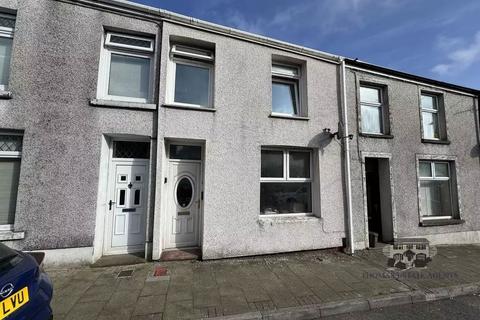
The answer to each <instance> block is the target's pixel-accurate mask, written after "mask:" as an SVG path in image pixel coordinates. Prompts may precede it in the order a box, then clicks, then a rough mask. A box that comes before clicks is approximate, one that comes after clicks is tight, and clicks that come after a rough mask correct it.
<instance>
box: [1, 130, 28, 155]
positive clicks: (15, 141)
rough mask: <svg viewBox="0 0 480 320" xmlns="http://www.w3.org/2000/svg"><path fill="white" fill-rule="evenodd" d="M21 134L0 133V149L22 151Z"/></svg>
mask: <svg viewBox="0 0 480 320" xmlns="http://www.w3.org/2000/svg"><path fill="white" fill-rule="evenodd" d="M22 140H23V136H21V135H9V134H5V135H4V134H0V151H16V152H20V151H22Z"/></svg>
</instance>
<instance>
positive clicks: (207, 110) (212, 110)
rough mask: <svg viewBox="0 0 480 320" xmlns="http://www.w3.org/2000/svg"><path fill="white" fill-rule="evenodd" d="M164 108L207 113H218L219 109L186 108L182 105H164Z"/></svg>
mask: <svg viewBox="0 0 480 320" xmlns="http://www.w3.org/2000/svg"><path fill="white" fill-rule="evenodd" d="M162 107H164V108H171V109H184V110H195V111H206V112H216V111H217V109H215V108H205V107H193V106H192V107H191V106H184V105H180V104H173V103H169V104H163V105H162Z"/></svg>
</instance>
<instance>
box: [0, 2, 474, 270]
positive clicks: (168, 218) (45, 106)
mask: <svg viewBox="0 0 480 320" xmlns="http://www.w3.org/2000/svg"><path fill="white" fill-rule="evenodd" d="M0 8H1V9H2V11H1V12H2V17H4V19H3V20H5V21H3V20H2V19H0V20H2V21H3V22H2V25H1V26H0V30H3V29H5V31H2V34H0V37H3V34H4V33H5V37H3V38H0V45H1V46H2V49H3V51H4V54H3V56H2V57H1V58H2V59H3V66H4V69H3V70H0V71H2V72H0V73H1V75H2V84H1V85H2V87H1V88H0V89H2V92H1V94H0V95H1V97H2V98H3V99H2V100H0V115H1V117H0V128H1V131H0V150H1V151H0V164H1V165H2V166H1V168H0V175H1V176H2V182H1V185H0V188H2V189H0V201H1V206H0V210H2V211H1V212H0V217H1V218H2V219H3V220H2V221H1V226H0V228H2V230H1V231H0V238H1V239H2V240H3V241H7V242H8V244H9V245H11V246H14V247H16V248H19V249H23V250H47V259H48V257H50V258H49V259H50V261H51V263H55V262H59V263H62V262H63V263H65V262H84V263H91V262H92V261H94V260H96V259H98V258H100V257H101V256H104V255H112V254H123V253H129V252H145V255H146V257H147V258H152V259H159V258H160V257H161V254H162V253H163V252H165V251H168V250H173V249H178V248H201V252H202V257H203V258H204V259H215V258H223V257H234V256H245V255H255V254H269V253H278V252H288V251H299V250H309V249H321V248H331V247H341V246H343V245H344V244H345V243H346V244H347V245H348V244H349V243H350V244H351V243H354V246H353V247H354V249H356V248H360V249H361V248H365V247H368V245H369V243H368V235H369V233H370V232H378V231H379V230H380V231H383V232H381V233H382V235H383V237H384V239H383V240H385V241H389V239H388V236H389V235H390V234H391V236H392V237H393V236H395V237H403V236H409V237H412V236H422V237H426V238H428V236H431V237H432V238H435V237H437V238H438V239H439V241H443V240H446V241H448V242H453V243H455V242H480V236H479V235H480V233H479V230H480V225H479V224H480V221H479V219H478V218H477V217H476V216H475V215H476V208H478V205H479V203H478V201H479V200H478V199H479V191H478V181H479V179H478V178H480V177H479V175H480V163H479V158H478V98H477V96H478V92H476V91H475V90H473V89H468V88H460V87H456V86H452V85H448V84H439V83H436V82H434V81H431V80H428V79H425V80H424V81H419V80H418V79H417V80H415V81H416V82H418V83H417V84H413V82H414V80H412V79H408V76H405V77H403V78H402V77H399V76H398V75H392V74H390V73H391V72H390V71H388V70H386V71H385V72H383V73H380V72H378V70H377V71H376V72H373V70H371V68H373V66H369V65H366V66H362V68H360V67H359V66H358V65H357V63H355V62H354V61H345V60H344V59H343V58H342V57H338V56H334V55H329V54H326V53H323V52H319V51H315V50H311V49H307V48H302V47H298V46H294V45H290V44H286V43H283V42H279V41H274V40H272V39H268V38H264V37H260V36H255V35H252V34H248V33H244V32H240V31H236V30H232V29H229V28H225V27H221V26H217V25H213V24H209V23H206V22H202V21H197V20H194V19H191V18H188V17H183V16H180V15H176V14H171V13H168V12H164V11H161V10H158V9H154V8H149V7H144V6H140V5H136V4H131V3H128V2H124V1H89V0H82V1H54V0H41V1H13V0H12V1H6V0H2V1H0ZM12 21H13V22H12ZM12 23H13V24H14V25H13V26H12ZM8 28H10V29H8ZM7 29H8V30H7ZM3 39H7V40H3ZM360 69H361V70H360ZM409 81H410V82H409ZM363 86H364V87H365V88H364V89H362V88H363ZM377 89H378V90H377ZM375 90H377V91H375ZM423 90H424V91H425V96H426V97H427V96H428V97H434V98H435V99H434V98H432V99H430V102H428V101H427V100H428V99H427V98H423V99H422V97H423V96H422V94H423ZM375 94H376V95H377V99H376V100H375V98H372V97H374V96H375ZM343 97H345V99H344V98H343ZM364 98H365V99H364ZM420 100H421V101H425V104H424V105H422V104H420V102H419V101H420ZM386 101H388V104H386ZM432 101H435V102H432ZM428 103H430V104H428ZM362 108H364V109H365V110H366V111H364V112H365V113H362V110H363V109H362ZM368 108H370V109H368ZM375 108H379V109H381V111H380V112H379V110H377V109H375ZM344 110H347V112H346V113H345V112H344ZM372 110H373V111H372ZM427 113H428V116H431V117H430V118H429V119H431V118H433V117H438V119H439V120H438V121H437V122H438V123H439V124H438V125H431V124H430V123H431V122H433V121H430V122H429V121H427V120H425V121H424V122H423V123H424V126H423V127H422V126H421V123H422V121H423V120H422V119H423V118H426V117H427ZM424 114H425V115H424ZM433 114H435V115H433ZM375 115H377V119H378V121H379V122H378V123H376V120H375V119H376V118H375ZM347 118H348V119H349V121H348V122H347V121H346V120H347ZM366 119H368V120H366ZM442 119H443V120H442ZM387 120H388V121H387ZM442 121H444V122H442ZM345 123H347V124H348V126H347V127H346V126H345V125H344V124H345ZM362 123H363V124H365V127H361V128H362V129H363V128H365V129H366V130H364V131H362V130H359V129H358V128H359V125H360V126H361V125H362ZM326 128H329V129H330V133H329V131H328V130H324V129H326ZM346 128H348V130H346ZM422 130H423V131H422ZM335 131H339V133H338V134H337V136H336V137H339V138H340V139H337V138H336V137H333V136H332V135H331V133H333V132H335ZM367 131H368V134H367ZM376 131H378V132H376ZM422 132H423V133H424V138H425V137H427V136H428V140H435V141H436V142H437V143H436V144H433V143H431V142H432V141H422ZM359 133H361V134H362V135H360V134H359ZM349 134H353V140H352V141H350V140H349V139H348V138H347V136H348V135H349ZM375 135H376V136H375ZM380 136H381V137H380ZM447 138H448V141H449V142H450V144H447V142H446V140H447ZM436 139H438V141H437V140H436ZM424 140H425V139H424ZM442 143H443V144H442ZM347 145H348V147H349V148H350V150H351V151H350V153H347V152H346V148H347ZM475 148H476V149H475ZM475 150H477V153H475ZM347 154H349V156H348V157H346V155H347ZM347 158H348V160H349V161H346V160H347ZM370 158H372V159H377V158H379V159H380V160H378V159H377V160H372V161H368V162H369V164H368V170H369V171H368V172H370V171H371V172H374V174H373V175H374V176H375V170H376V177H377V178H376V180H375V179H373V180H372V181H377V182H376V184H375V183H367V181H366V180H367V178H366V176H367V175H366V174H365V173H366V172H367V171H366V170H367V165H366V163H367V162H366V161H365V159H370ZM385 159H386V160H385ZM384 160H385V161H384ZM429 161H430V162H429ZM431 161H433V162H431ZM436 162H438V163H439V165H438V166H439V167H438V168H439V169H437V170H436V164H435V163H436ZM347 163H348V164H347ZM442 164H445V165H446V169H445V166H443V167H442ZM427 165H430V168H431V170H430V171H428V170H427V169H426V167H427ZM442 168H443V169H445V170H447V171H446V172H447V173H446V174H445V173H443V174H442V172H443V171H441V170H442ZM370 169H372V170H370ZM347 172H348V174H347ZM387 174H388V175H387ZM427 174H430V175H427ZM435 174H437V175H435ZM445 175H447V176H445ZM348 177H350V179H348ZM7 178H8V179H7ZM370 180H371V179H370ZM370 180H369V181H370ZM445 181H447V182H446V184H445ZM437 184H439V185H440V186H439V187H438V186H437ZM430 185H433V186H430ZM367 186H368V190H369V191H368V192H367V191H366V190H367ZM372 188H373V189H375V188H377V189H381V190H382V192H383V191H384V190H389V191H388V194H387V195H385V194H384V192H383V193H382V194H381V196H379V197H377V198H378V199H376V198H372V197H370V200H369V201H367V198H369V196H368V194H372V193H373V194H375V192H372V191H371V190H372ZM437 189H439V190H440V191H438V192H437V193H436V190H437ZM349 190H351V192H349ZM364 190H365V191H364ZM447 191H448V197H449V199H450V200H449V201H443V202H442V200H441V199H442V198H445V196H443V195H442V192H443V194H446V192H447ZM367 193H368V194H367ZM378 193H379V192H377V194H378ZM350 194H351V196H350ZM438 194H440V196H438ZM439 197H440V198H439ZM427 198H428V199H427ZM437 198H439V199H440V200H439V201H440V204H438V201H437ZM367 202H368V203H370V204H372V203H376V202H378V203H377V207H381V211H382V214H380V216H381V217H383V215H386V213H388V212H390V213H391V214H389V215H388V214H387V215H386V216H387V217H389V218H384V219H380V222H378V221H376V222H375V223H376V224H374V223H370V224H369V223H368V221H369V219H368V217H369V216H372V215H373V214H374V213H377V214H378V210H377V211H374V210H373V211H372V210H370V211H369V210H368V209H369V208H368V204H367ZM420 207H421V208H422V211H421V212H420V211H419V208H420ZM4 208H5V209H4ZM389 208H390V209H389ZM448 208H450V209H448ZM389 210H390V211H389ZM423 210H428V212H427V213H425V214H424V212H423ZM449 210H450V211H449ZM448 214H450V218H449V216H448ZM427 216H429V217H432V216H433V217H435V216H438V217H441V219H440V218H438V219H435V218H429V217H427ZM349 217H351V218H349ZM388 219H391V223H390V227H388ZM377 220H378V219H377ZM434 220H436V224H435V223H430V225H432V224H433V225H435V226H432V227H428V228H427V227H426V225H428V224H429V222H431V221H434ZM382 223H383V224H384V225H385V226H384V228H385V229H381V228H380V229H378V228H377V227H378V225H382ZM450 223H455V224H454V225H451V224H450ZM350 224H351V225H353V226H354V227H353V228H352V227H349V225H350ZM420 224H421V226H420ZM438 224H442V226H438ZM373 225H375V226H376V227H372V226H373ZM389 228H390V229H389ZM352 233H353V236H354V237H353V238H352V237H351V236H350V235H349V234H352ZM440 234H448V235H449V237H448V238H445V237H444V236H440ZM437 238H435V239H437ZM345 239H346V240H347V241H345ZM350 247H351V245H350Z"/></svg>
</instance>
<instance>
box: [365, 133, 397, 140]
mask: <svg viewBox="0 0 480 320" xmlns="http://www.w3.org/2000/svg"><path fill="white" fill-rule="evenodd" d="M359 136H361V137H364V138H374V139H393V136H392V135H391V134H374V133H361V132H360V133H359Z"/></svg>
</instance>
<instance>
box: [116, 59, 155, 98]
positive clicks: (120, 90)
mask: <svg viewBox="0 0 480 320" xmlns="http://www.w3.org/2000/svg"><path fill="white" fill-rule="evenodd" d="M109 81H110V82H109V84H108V94H109V95H114V96H123V97H131V98H144V99H148V87H149V81H150V59H149V58H139V57H131V56H124V55H120V54H113V53H112V55H111V62H110V80H109Z"/></svg>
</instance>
